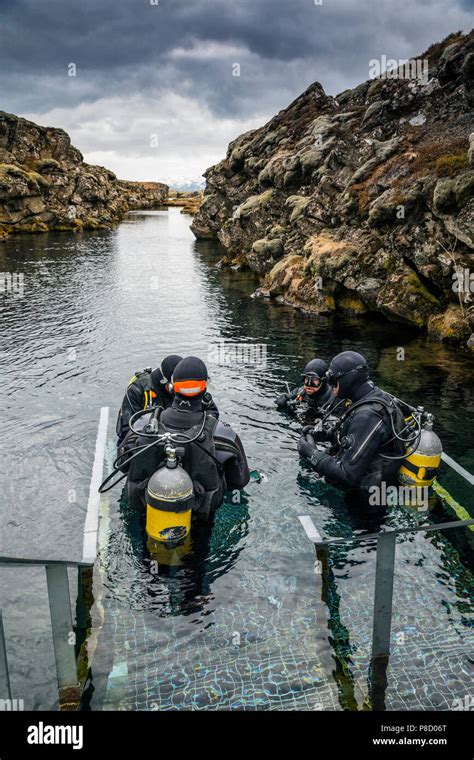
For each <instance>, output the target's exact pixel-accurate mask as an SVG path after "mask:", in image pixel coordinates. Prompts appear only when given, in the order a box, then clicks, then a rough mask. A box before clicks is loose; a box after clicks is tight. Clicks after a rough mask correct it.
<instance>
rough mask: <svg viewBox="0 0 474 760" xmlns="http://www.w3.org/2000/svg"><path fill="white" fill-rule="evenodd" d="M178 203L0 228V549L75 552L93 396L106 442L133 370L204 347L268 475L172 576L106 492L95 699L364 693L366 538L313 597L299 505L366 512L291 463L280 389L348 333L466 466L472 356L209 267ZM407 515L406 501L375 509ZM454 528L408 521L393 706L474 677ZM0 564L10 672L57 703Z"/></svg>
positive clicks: (358, 523) (459, 487)
mask: <svg viewBox="0 0 474 760" xmlns="http://www.w3.org/2000/svg"><path fill="white" fill-rule="evenodd" d="M189 223H190V217H188V216H185V215H182V214H180V213H179V210H178V209H176V208H170V209H168V210H163V211H161V210H157V211H147V212H135V213H131V214H129V215H128V216H127V217H126V219H125V220H124V221H123V222H122V223H121V224H120V225H119V227H118V228H117V229H115V230H113V231H98V232H84V233H81V234H78V235H69V234H45V235H37V236H32V235H28V236H26V235H25V236H22V237H15V238H11V239H9V240H7V241H5V242H3V243H2V244H1V247H0V270H3V271H4V272H15V273H19V274H21V275H22V277H23V280H22V282H23V287H22V292H21V293H19V294H18V295H17V296H14V295H8V294H7V295H3V296H2V295H0V298H2V318H1V323H0V331H1V353H0V361H1V369H2V375H1V376H2V400H3V420H4V433H3V437H2V442H1V449H2V451H1V461H2V467H1V471H2V472H1V494H2V521H1V533H0V541H1V544H2V547H1V551H2V554H3V555H8V556H26V557H41V558H52V557H56V558H74V559H79V558H80V556H81V549H82V530H83V525H84V519H85V512H86V508H87V499H88V490H89V482H90V476H91V468H92V462H93V457H94V445H95V437H96V433H97V424H98V418H99V411H100V408H101V407H102V406H108V407H110V410H111V421H110V425H109V435H108V458H109V461H110V458H111V456H112V452H113V433H114V430H113V428H114V423H115V416H116V413H117V409H118V406H119V404H120V402H121V398H122V396H123V393H124V389H125V387H126V384H127V382H128V380H129V378H130V377H131V376H132V375H133V373H134V371H135V370H137V369H140V368H142V367H145V366H148V365H154V366H155V365H156V364H157V363H158V362H159V361H160V359H161V358H162V357H163V356H165V355H166V354H168V353H181V354H183V355H187V354H194V355H198V356H201V357H202V358H203V359H204V360H205V361H207V359H208V357H210V359H209V361H208V366H209V371H210V375H211V383H210V390H211V392H212V394H213V396H214V398H215V400H216V401H217V403H218V406H219V409H220V412H221V418H222V419H224V420H228V421H229V422H231V424H232V425H233V426H234V427H235V428H236V430H238V432H239V434H240V436H241V438H242V440H243V442H244V445H245V448H246V451H247V455H248V458H249V462H250V466H251V467H252V468H255V469H258V470H259V471H260V472H261V473H263V479H262V482H261V483H260V484H258V483H252V484H251V485H249V486H248V487H247V489H246V490H245V494H244V495H243V497H242V499H241V500H240V502H239V503H233V502H232V500H230V499H229V500H228V501H227V502H226V503H225V505H224V506H223V507H222V508H221V510H220V511H219V513H218V515H217V518H216V522H215V525H214V527H213V531H212V534H211V535H210V536H207V537H204V539H203V542H202V545H201V548H200V549H199V550H197V551H196V557H195V562H194V564H191V565H189V564H188V566H186V567H185V568H183V569H181V570H177V571H176V572H174V573H171V574H169V575H164V576H162V575H160V574H159V575H158V576H154V575H152V574H151V573H150V561H149V557H148V554H147V551H146V546H144V544H143V541H142V538H141V535H140V531H139V526H137V525H136V523H135V522H134V518H133V515H130V513H129V510H127V505H126V504H124V503H123V500H122V501H121V500H120V488H119V487H118V488H116V489H115V490H114V491H113V492H111V495H110V498H109V499H108V501H107V524H106V526H105V528H104V534H103V539H104V544H103V546H102V549H101V570H100V591H97V594H98V596H100V606H101V608H103V610H104V623H103V626H102V627H101V630H100V631H99V632H98V640H97V648H96V652H95V655H94V661H93V666H92V673H93V682H92V686H91V688H90V689H89V692H90V694H89V700H88V704H89V706H90V708H91V709H117V708H119V709H171V708H188V709H209V708H218V709H219V708H220V709H245V708H247V709H255V708H258V709H327V708H334V709H341V708H342V709H347V708H353V709H355V708H357V709H361V708H362V706H363V704H364V700H365V699H366V677H367V668H368V656H369V648H370V635H371V606H370V605H371V595H372V589H373V579H374V545H373V544H361V545H359V546H358V547H356V548H346V549H345V550H344V551H343V550H338V551H337V552H336V554H335V555H334V564H333V573H334V575H333V578H332V581H331V584H330V593H329V601H327V600H326V603H323V602H322V601H321V598H320V597H321V593H320V590H319V591H318V583H319V579H318V578H317V577H316V576H315V568H314V550H313V548H312V545H311V544H310V543H309V541H308V539H307V537H306V535H305V533H304V531H303V529H302V526H301V524H300V522H299V520H298V516H299V515H303V514H309V515H311V517H312V519H313V521H314V523H315V524H316V525H317V526H318V527H319V528H321V529H323V530H324V531H325V532H326V533H327V534H329V535H333V536H335V535H347V534H348V531H350V530H351V529H355V530H361V529H365V528H367V527H369V528H370V527H373V524H372V523H373V521H372V523H371V524H370V525H369V523H368V522H367V521H365V520H364V519H362V518H360V516H357V515H354V514H351V513H350V511H349V510H348V508H347V506H346V505H345V503H344V500H343V498H342V496H341V494H340V493H338V492H337V491H336V490H334V489H333V488H331V487H330V486H327V485H323V484H321V483H319V482H317V481H316V479H315V478H314V477H313V476H312V474H311V473H310V472H309V471H308V469H307V468H305V467H304V466H302V465H301V463H300V462H299V459H298V456H297V454H296V442H297V440H298V434H299V430H300V424H299V422H298V421H297V420H293V419H291V418H288V417H286V416H284V415H282V414H280V413H279V412H278V411H277V410H276V408H275V405H274V399H275V397H276V395H277V394H278V393H280V392H282V391H283V390H285V385H284V383H285V380H288V381H289V382H290V383H291V384H295V383H296V382H297V380H298V377H299V374H300V372H301V368H302V367H303V366H304V364H305V363H306V361H308V360H309V359H310V358H311V357H312V356H313V355H315V354H318V355H321V356H323V357H324V358H327V359H329V358H330V357H331V356H332V355H334V354H335V353H337V352H339V351H340V350H344V349H348V348H352V349H355V350H357V351H360V352H361V353H363V354H365V355H366V357H367V359H368V361H369V365H370V367H371V368H372V369H373V374H374V377H375V379H376V381H377V382H379V383H380V384H381V385H383V386H384V387H385V388H386V389H387V390H390V391H392V392H394V393H396V394H397V395H399V396H401V397H403V398H405V399H406V400H407V401H409V402H410V403H412V404H419V403H422V404H423V405H424V406H426V407H427V408H429V409H430V410H431V411H432V412H434V414H435V417H436V430H437V432H438V434H439V435H440V437H441V438H442V441H443V444H444V447H445V450H446V451H447V452H448V454H450V456H452V457H454V458H455V459H456V460H457V461H459V462H460V463H461V464H462V465H463V466H464V467H465V468H467V469H468V470H471V471H472V470H473V469H474V440H473V436H472V430H473V420H474V389H473V387H472V377H473V375H474V360H473V359H472V358H470V357H469V356H468V355H467V354H466V353H464V352H461V351H460V350H458V349H455V348H449V347H446V346H442V345H440V344H437V343H435V342H433V341H430V340H428V339H427V338H425V337H420V336H419V335H416V334H414V333H412V332H411V331H409V330H408V329H405V328H401V327H400V326H396V325H393V324H390V323H388V322H384V321H383V320H381V319H379V320H372V321H358V320H355V319H350V318H347V317H343V316H341V315H336V316H335V317H332V318H321V317H320V318H317V317H314V316H308V315H304V314H302V313H300V312H297V311H295V310H293V309H291V308H288V307H285V306H280V305H277V304H274V303H272V304H271V303H268V302H265V301H262V300H258V299H253V298H251V297H250V296H251V294H252V292H253V291H254V290H255V289H256V287H257V282H256V280H255V278H254V276H253V275H252V274H250V273H246V272H236V271H229V270H223V269H220V268H219V267H217V266H216V264H217V262H218V260H219V258H220V256H222V250H220V249H219V246H218V245H217V244H216V243H213V242H203V241H201V242H196V241H195V240H194V238H193V235H192V233H191V232H190V230H189ZM401 297H402V296H401ZM222 340H225V341H226V342H228V343H230V344H242V343H243V344H252V345H255V344H258V346H260V348H259V350H260V351H261V354H260V358H261V359H262V361H259V362H258V363H256V364H253V365H252V364H246V365H242V364H239V363H236V362H233V361H229V362H227V363H222V362H221V358H220V357H217V361H216V354H215V347H216V345H218V344H219V342H220V341H222ZM399 347H403V348H404V349H405V358H404V360H402V361H399V360H398V359H397V349H398V348H399ZM398 355H399V354H398ZM212 357H214V358H212ZM440 480H441V482H442V484H443V485H444V486H445V487H447V488H448V489H449V490H450V492H451V493H452V495H453V496H454V497H455V498H456V499H457V500H458V501H459V502H460V503H461V504H463V506H464V507H465V508H466V509H468V510H469V511H470V513H471V514H474V509H473V506H472V496H471V494H470V492H469V487H468V486H467V485H466V484H465V483H464V482H463V481H462V480H461V479H460V478H459V477H458V476H457V475H454V474H453V473H452V472H451V471H449V470H448V469H447V468H444V469H443V472H442V476H441V478H440ZM445 517H446V514H444V513H441V512H440V514H439V515H438V516H437V519H444V518H445ZM451 517H452V515H451ZM416 519H418V518H417V517H416V516H413V515H408V514H406V513H405V512H402V511H401V510H397V511H395V512H394V513H393V514H390V515H389V516H388V518H387V521H388V522H389V523H390V524H410V521H412V522H413V521H414V520H416ZM471 535H472V534H471ZM466 541H467V539H465V537H464V534H463V535H462V536H459V540H455V538H453V537H452V536H451V537H448V536H447V534H445V535H442V536H441V535H440V534H438V535H434V534H428V535H425V534H422V533H418V534H407V536H406V537H405V538H403V539H401V540H400V541H399V546H398V550H397V565H396V570H397V572H396V586H395V600H396V601H395V613H394V623H393V630H394V635H395V636H396V635H398V636H399V639H397V646H398V648H397V647H395V649H394V655H393V657H392V664H391V670H390V672H389V688H388V691H387V700H388V707H389V708H390V709H394V708H397V707H399V708H400V709H426V708H429V707H434V708H435V709H449V708H450V707H452V701H453V699H457V698H461V697H462V698H464V696H465V695H466V694H468V693H469V692H468V684H470V683H471V680H472V667H473V666H472V662H473V658H472V656H471V657H468V656H467V655H466V651H470V652H471V653H472V651H473V646H472V644H473V642H472V635H471V633H470V632H471V630H472V618H473V606H472V595H473V589H474V578H473V575H472V569H473V568H472V565H470V563H469V557H468V554H467V551H466V546H467V544H466ZM1 577H2V586H1V594H0V605H1V607H2V608H3V613H4V624H5V632H6V639H7V644H8V656H9V662H10V672H11V681H12V692H13V693H14V696H17V697H18V698H23V699H24V700H25V704H26V706H27V707H28V708H32V709H38V708H43V709H50V708H51V707H54V706H55V704H56V701H55V700H56V696H55V687H54V673H53V663H54V660H53V654H52V644H51V638H50V631H49V627H48V626H49V624H48V612H47V596H46V589H45V582H44V571H43V570H41V569H12V568H5V567H2V570H1ZM71 588H72V591H73V590H74V580H73V579H71ZM318 594H319V596H318ZM402 634H403V635H402ZM402 640H403V641H402ZM400 641H402V643H400ZM469 688H470V687H469Z"/></svg>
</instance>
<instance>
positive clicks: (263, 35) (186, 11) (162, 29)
mask: <svg viewBox="0 0 474 760" xmlns="http://www.w3.org/2000/svg"><path fill="white" fill-rule="evenodd" d="M472 1H473V0H459V1H458V0H430V2H426V1H425V2H423V0H419V1H418V2H416V3H414V2H413V0H397V2H396V3H394V2H393V1H392V0H390V1H389V0H363V1H362V2H361V0H323V5H322V6H315V4H314V0H235V1H232V0H159V5H158V6H154V5H151V4H150V0H100V2H97V0H80V1H79V0H41V3H38V0H1V8H2V25H1V27H0V72H2V74H1V78H2V102H1V104H0V107H1V108H3V109H4V110H10V111H13V112H15V113H20V114H25V113H29V114H32V115H35V116H36V117H37V118H38V119H39V120H41V121H42V123H44V119H46V118H49V117H50V115H51V116H53V115H54V113H55V112H57V113H59V112H58V110H57V109H60V113H61V114H62V115H61V118H62V119H63V123H59V124H56V126H65V125H66V123H67V124H68V126H69V124H70V122H71V121H74V120H73V118H72V115H73V114H75V115H76V116H77V118H79V116H78V114H79V113H80V108H81V106H82V105H88V106H91V107H92V106H93V105H94V104H95V103H98V104H100V101H101V100H103V99H113V100H114V103H115V104H116V103H117V102H118V101H120V100H121V102H122V112H123V117H122V118H120V108H117V107H116V106H114V109H116V110H115V117H116V118H115V121H114V124H115V127H113V126H112V127H111V130H109V131H108V132H104V131H103V130H101V129H99V128H98V129H97V130H96V134H97V144H96V145H95V146H94V135H93V132H94V130H92V131H91V133H90V134H88V138H87V141H88V142H87V145H86V146H84V145H83V144H79V146H78V147H80V148H81V149H82V150H83V151H87V150H91V151H93V152H94V151H96V152H97V151H100V150H104V149H105V146H104V144H103V142H104V140H106V139H107V134H108V135H109V140H110V146H112V145H114V143H115V137H117V138H119V137H120V134H119V132H120V130H122V132H123V124H126V123H127V115H128V101H129V100H130V98H131V97H133V96H135V95H138V96H139V97H140V98H141V101H140V102H141V104H142V108H143V113H145V112H146V110H147V109H148V110H149V111H150V112H154V110H155V109H156V105H157V104H160V103H161V104H163V103H166V102H168V101H166V96H167V94H169V93H174V94H176V95H178V96H180V97H181V98H183V99H189V101H190V102H192V103H197V104H200V106H201V107H202V109H203V113H204V114H206V116H205V118H208V119H209V118H213V119H215V120H216V123H218V122H221V121H222V120H228V121H229V120H230V121H231V122H234V123H235V126H236V128H238V125H240V124H242V123H244V122H245V121H246V120H251V121H252V120H253V121H255V120H256V119H257V118H260V117H261V118H262V119H266V118H268V117H270V116H271V115H272V114H273V113H275V112H276V111H278V110H279V109H281V108H283V107H285V106H286V105H288V103H289V102H290V101H291V100H292V99H294V98H295V97H296V96H297V95H299V94H300V93H301V92H302V91H303V90H304V89H305V88H306V87H307V86H308V85H309V84H310V83H311V82H313V81H315V80H317V81H320V82H321V83H322V84H323V86H324V87H325V89H326V91H327V92H329V93H331V94H336V93H337V92H339V91H341V90H343V89H345V88H346V87H351V86H354V85H355V84H357V83H358V82H360V81H363V80H365V79H367V77H368V61H369V60H370V59H371V58H377V57H379V56H381V55H382V54H386V55H387V56H389V57H396V58H406V57H409V56H411V55H416V54H418V53H421V52H422V51H423V50H424V49H425V48H427V47H429V45H430V44H431V43H432V42H434V41H436V40H439V39H441V38H443V37H444V36H446V35H447V34H449V33H450V32H452V31H457V30H458V29H466V30H467V29H468V28H469V22H470V16H469V13H468V9H469V7H471V6H472ZM70 62H74V63H75V64H76V65H77V77H75V78H74V77H68V75H67V64H68V63H70ZM233 63H239V64H240V66H241V76H240V77H232V64H233ZM92 111H95V113H96V118H99V114H100V113H102V111H103V109H102V108H101V107H100V105H99V106H98V107H97V108H95V109H92V108H91V111H90V113H91V114H92ZM67 114H69V117H70V118H67ZM162 117H163V118H166V114H162ZM91 118H92V116H91ZM100 118H102V117H100ZM196 118H199V116H198V112H197V114H196ZM115 129H116V130H117V135H116V134H115V131H114V130H115ZM199 129H200V130H201V132H202V134H206V135H207V132H206V130H205V129H201V125H200V126H199ZM74 131H76V132H79V131H80V125H77V126H76V128H74V126H73V132H74ZM228 131H229V130H224V132H226V134H227V132H228ZM222 134H223V133H222ZM234 136H235V135H234ZM185 137H186V136H185V135H183V139H185ZM206 139H208V137H207V138H206ZM192 141H193V137H192V135H191V134H189V135H188V137H187V143H186V145H192ZM218 147H219V150H220V151H221V154H222V152H223V151H224V149H225V145H223V144H222V145H219V146H218ZM116 148H117V149H118V143H117V145H116ZM120 149H121V150H123V151H126V150H127V148H126V144H122V143H120ZM128 149H129V151H130V155H131V154H132V152H133V146H132V144H131V143H130V144H129V148H128Z"/></svg>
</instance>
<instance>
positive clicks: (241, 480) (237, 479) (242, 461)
mask: <svg viewBox="0 0 474 760" xmlns="http://www.w3.org/2000/svg"><path fill="white" fill-rule="evenodd" d="M233 445H234V446H235V450H236V451H235V454H234V455H233V456H232V457H229V459H227V460H226V461H225V462H224V463H223V467H224V473H225V479H226V485H227V488H228V490H229V491H233V490H235V489H238V490H240V489H241V488H244V487H245V486H246V485H247V483H248V482H249V480H250V472H249V466H248V464H247V457H246V456H245V451H244V447H243V445H242V441H241V440H240V438H239V436H238V435H237V434H236V435H235V438H234V441H233Z"/></svg>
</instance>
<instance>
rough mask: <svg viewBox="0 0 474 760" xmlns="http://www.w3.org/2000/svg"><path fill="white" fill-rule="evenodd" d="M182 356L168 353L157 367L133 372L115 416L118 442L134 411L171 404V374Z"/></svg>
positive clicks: (126, 429)
mask: <svg viewBox="0 0 474 760" xmlns="http://www.w3.org/2000/svg"><path fill="white" fill-rule="evenodd" d="M182 358H183V357H182V356H178V354H170V355H169V356H165V358H164V359H163V361H162V362H161V364H160V366H159V368H158V369H155V370H152V369H151V367H147V368H146V369H144V370H142V371H141V372H135V374H134V376H133V377H132V379H131V380H130V381H129V383H128V387H127V390H126V391H125V396H124V397H123V401H122V406H121V407H120V410H119V413H118V417H117V424H116V433H117V438H118V443H119V444H120V443H121V442H122V440H123V439H124V437H125V436H126V435H127V433H128V432H129V427H128V423H129V421H130V417H131V416H132V415H133V414H135V412H138V411H139V410H140V409H146V407H148V406H157V405H159V406H162V407H163V409H166V407H167V406H169V405H170V404H171V402H172V400H173V386H172V384H171V376H172V374H173V370H174V368H175V367H176V365H177V364H178V362H180V361H181V359H182Z"/></svg>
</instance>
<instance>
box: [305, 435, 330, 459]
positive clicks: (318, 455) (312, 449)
mask: <svg viewBox="0 0 474 760" xmlns="http://www.w3.org/2000/svg"><path fill="white" fill-rule="evenodd" d="M298 453H299V455H300V457H303V459H306V460H307V461H308V462H311V464H313V465H316V464H317V463H318V462H320V461H321V459H323V458H324V457H326V456H327V454H326V452H325V451H320V450H319V449H318V448H317V446H316V443H315V441H314V438H313V436H312V435H311V434H310V433H306V434H303V435H302V436H301V438H300V440H299V443H298Z"/></svg>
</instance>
